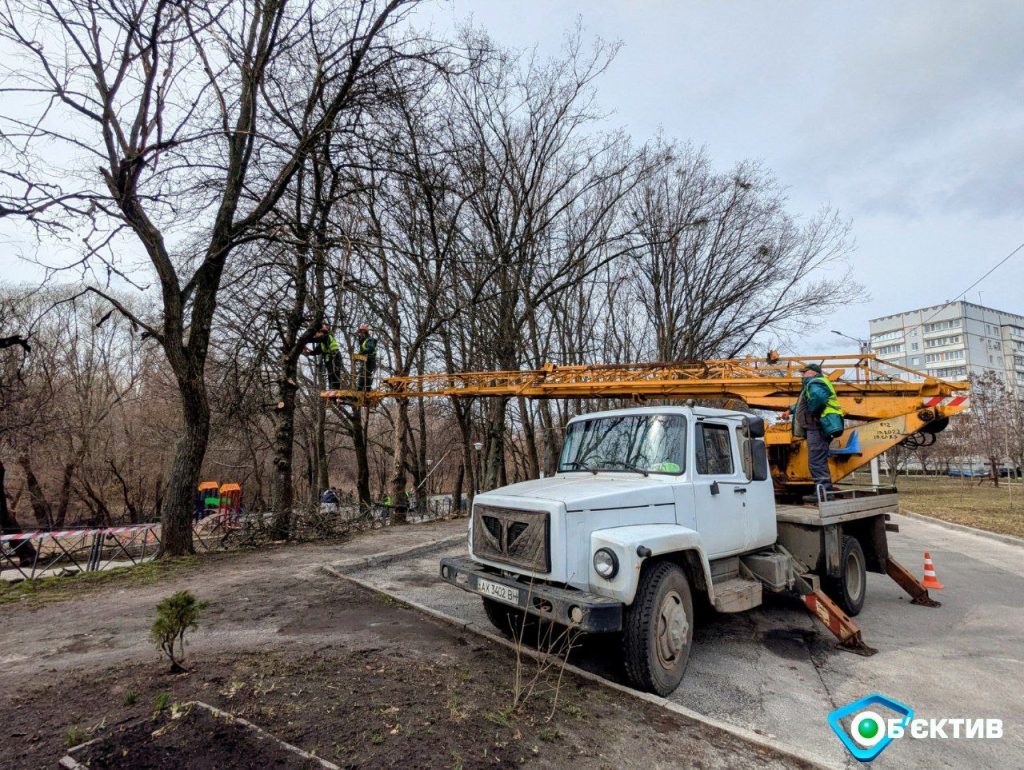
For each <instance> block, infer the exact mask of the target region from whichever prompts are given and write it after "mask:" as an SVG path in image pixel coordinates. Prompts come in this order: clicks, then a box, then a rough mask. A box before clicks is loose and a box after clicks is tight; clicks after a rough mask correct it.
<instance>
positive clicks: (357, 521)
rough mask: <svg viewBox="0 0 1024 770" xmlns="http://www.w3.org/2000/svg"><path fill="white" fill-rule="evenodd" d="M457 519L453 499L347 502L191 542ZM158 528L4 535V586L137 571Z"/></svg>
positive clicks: (213, 547)
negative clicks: (407, 503)
mask: <svg viewBox="0 0 1024 770" xmlns="http://www.w3.org/2000/svg"><path fill="white" fill-rule="evenodd" d="M451 513H452V503H451V500H450V499H445V498H431V499H429V500H424V501H422V502H421V503H420V504H419V505H418V506H412V507H410V508H409V509H408V510H404V509H399V508H393V507H390V506H383V505H376V506H372V507H371V508H370V510H366V509H364V508H361V507H360V506H359V505H357V504H354V503H351V502H344V503H340V504H336V505H333V506H332V505H331V504H326V505H317V506H309V507H304V508H297V509H295V510H294V511H293V513H292V515H291V516H290V517H289V520H288V522H287V531H286V532H282V531H281V527H280V526H278V525H279V524H281V523H282V522H279V521H277V520H276V517H275V514H274V513H272V512H250V511H239V512H237V513H213V514H210V515H209V516H206V517H203V518H201V519H198V520H196V521H195V522H193V525H192V542H193V545H194V547H195V549H196V551H199V552H208V551H223V550H230V549H237V548H258V547H260V546H263V545H268V544H270V543H274V542H279V541H282V540H285V539H287V540H291V541H298V542H306V541H314V540H333V539H337V538H342V537H345V536H347V535H349V534H351V533H352V532H354V531H359V530H365V529H374V528H378V527H387V526H391V524H392V523H393V521H394V520H395V519H396V518H397V517H398V516H400V515H401V516H404V517H405V520H406V521H407V522H409V523H412V524H416V523H421V522H428V521H436V520H439V519H443V518H446V517H448V516H450V515H451ZM160 544H161V528H160V524H159V523H155V522H154V523H150V524H133V525H125V526H117V527H98V528H97V527H92V528H80V529H64V530H60V531H51V530H37V531H34V532H19V533H10V534H4V535H0V579H5V580H29V579H32V578H39V577H52V576H61V575H72V574H77V573H79V572H94V571H97V570H103V569H109V568H111V567H123V566H132V565H135V564H140V563H142V562H144V561H149V560H150V559H153V558H154V557H155V556H156V554H157V552H158V551H159V550H160Z"/></svg>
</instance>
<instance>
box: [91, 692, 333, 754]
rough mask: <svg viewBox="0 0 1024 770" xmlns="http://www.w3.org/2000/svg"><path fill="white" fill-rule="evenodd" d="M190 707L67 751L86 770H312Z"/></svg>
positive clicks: (259, 735)
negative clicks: (184, 769) (185, 769)
mask: <svg viewBox="0 0 1024 770" xmlns="http://www.w3.org/2000/svg"><path fill="white" fill-rule="evenodd" d="M225 716H226V715H223V714H215V713H212V712H210V711H209V710H207V709H205V708H202V707H201V706H200V705H197V704H195V703H190V704H186V705H185V706H183V707H182V708H181V709H173V710H172V709H165V710H164V711H161V712H158V713H157V714H156V715H154V716H153V717H151V718H146V719H138V720H134V721H131V722H127V723H125V724H121V725H117V726H116V727H114V728H113V729H111V730H109V731H107V732H106V734H105V735H103V737H101V738H97V739H95V740H93V741H90V742H89V743H88V744H86V745H84V746H81V747H79V748H78V749H77V750H75V751H74V752H72V756H73V757H74V759H75V760H76V761H77V762H79V763H80V764H82V765H85V766H86V767H88V768H90V770H178V768H181V767H188V768H189V770H221V768H225V767H244V768H252V769H253V770H263V768H267V769H268V770H269V769H270V768H286V769H287V770H318V769H319V768H321V767H322V765H321V763H320V762H319V761H318V760H316V759H310V758H308V757H303V756H302V755H300V754H296V753H295V752H294V751H292V750H290V749H288V748H287V747H286V746H282V745H281V743H280V742H279V741H276V740H275V739H274V738H273V737H272V736H270V735H267V734H266V733H265V732H262V731H257V730H253V729H252V726H251V725H245V724H242V723H240V722H239V721H237V720H234V719H233V718H225Z"/></svg>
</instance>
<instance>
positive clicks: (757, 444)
mask: <svg viewBox="0 0 1024 770" xmlns="http://www.w3.org/2000/svg"><path fill="white" fill-rule="evenodd" d="M750 454H751V460H752V463H751V465H752V468H751V475H752V477H753V480H754V481H766V480H767V479H768V478H769V477H770V475H771V474H770V472H769V470H768V447H767V446H766V445H765V443H764V439H763V438H756V439H752V440H751V441H750Z"/></svg>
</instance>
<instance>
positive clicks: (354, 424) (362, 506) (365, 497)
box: [349, 407, 373, 513]
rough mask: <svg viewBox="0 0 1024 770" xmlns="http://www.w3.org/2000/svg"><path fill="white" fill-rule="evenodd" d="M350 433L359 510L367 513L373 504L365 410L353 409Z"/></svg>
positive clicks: (350, 418) (350, 419) (350, 417)
mask: <svg viewBox="0 0 1024 770" xmlns="http://www.w3.org/2000/svg"><path fill="white" fill-rule="evenodd" d="M349 425H350V430H349V432H350V433H351V435H352V452H353V454H355V456H356V494H357V495H358V497H359V510H360V512H361V513H367V512H368V511H369V510H370V506H371V505H372V504H373V499H372V498H371V496H370V460H369V457H368V456H367V451H368V450H367V446H366V430H365V428H364V426H363V410H362V409H359V408H357V407H353V408H352V413H351V415H349Z"/></svg>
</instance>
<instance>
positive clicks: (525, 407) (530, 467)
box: [519, 396, 540, 479]
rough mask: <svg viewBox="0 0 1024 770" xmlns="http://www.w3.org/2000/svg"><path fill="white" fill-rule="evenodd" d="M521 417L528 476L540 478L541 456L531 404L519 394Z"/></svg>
mask: <svg viewBox="0 0 1024 770" xmlns="http://www.w3.org/2000/svg"><path fill="white" fill-rule="evenodd" d="M519 419H520V421H521V422H522V423H523V444H524V446H523V453H524V454H525V456H526V473H527V478H530V479H536V478H540V458H539V457H538V456H537V435H536V433H535V432H534V429H533V416H532V415H531V414H530V405H529V403H528V402H527V400H526V399H525V398H523V397H522V396H519Z"/></svg>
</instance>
